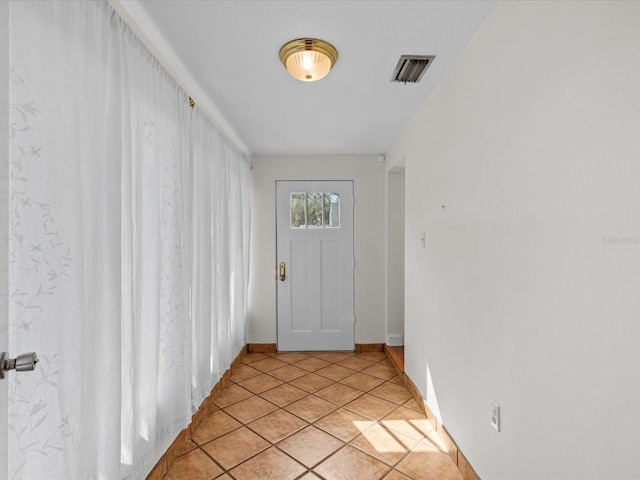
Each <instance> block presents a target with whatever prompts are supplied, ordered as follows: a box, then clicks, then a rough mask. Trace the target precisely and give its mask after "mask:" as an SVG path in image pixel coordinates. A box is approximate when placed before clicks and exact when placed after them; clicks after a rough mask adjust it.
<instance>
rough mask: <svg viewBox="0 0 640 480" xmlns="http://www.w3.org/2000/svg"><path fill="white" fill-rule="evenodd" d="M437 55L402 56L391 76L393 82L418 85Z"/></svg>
mask: <svg viewBox="0 0 640 480" xmlns="http://www.w3.org/2000/svg"><path fill="white" fill-rule="evenodd" d="M434 58H436V56H435V55H402V56H401V57H400V60H398V65H396V69H395V70H394V71H393V75H392V76H391V81H392V82H402V83H418V82H419V81H420V79H421V78H422V75H423V74H424V72H425V70H426V69H427V68H428V67H429V65H431V63H432V62H433V59H434Z"/></svg>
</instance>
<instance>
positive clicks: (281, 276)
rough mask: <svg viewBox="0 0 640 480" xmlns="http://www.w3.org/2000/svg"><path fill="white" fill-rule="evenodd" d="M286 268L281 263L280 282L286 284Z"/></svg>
mask: <svg viewBox="0 0 640 480" xmlns="http://www.w3.org/2000/svg"><path fill="white" fill-rule="evenodd" d="M285 271H286V266H285V264H284V262H280V281H281V282H284V278H285Z"/></svg>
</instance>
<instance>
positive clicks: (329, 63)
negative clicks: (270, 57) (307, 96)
mask: <svg viewBox="0 0 640 480" xmlns="http://www.w3.org/2000/svg"><path fill="white" fill-rule="evenodd" d="M337 60H338V51H337V50H336V49H335V47H334V46H333V45H331V44H330V43H327V42H325V41H324V40H319V39H317V38H298V39H296V40H292V41H290V42H288V43H285V44H284V45H283V46H282V48H281V49H280V61H281V62H282V64H283V65H284V66H285V68H286V69H287V71H288V72H289V73H290V74H291V76H292V77H293V78H295V79H296V80H300V81H302V82H315V81H316V80H320V79H321V78H324V77H325V76H326V75H327V73H329V70H331V68H332V67H333V66H334V65H335V63H336V61H337Z"/></svg>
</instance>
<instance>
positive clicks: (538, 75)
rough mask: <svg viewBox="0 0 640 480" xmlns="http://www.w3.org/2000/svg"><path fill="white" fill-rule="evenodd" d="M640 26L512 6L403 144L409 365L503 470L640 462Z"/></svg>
mask: <svg viewBox="0 0 640 480" xmlns="http://www.w3.org/2000/svg"><path fill="white" fill-rule="evenodd" d="M639 23H640V4H639V3H633V2H502V3H499V4H498V5H497V6H496V8H495V10H494V11H493V12H492V14H490V16H489V17H488V19H487V20H486V22H485V24H484V25H483V27H482V28H481V30H480V32H479V33H478V34H477V36H476V38H475V39H474V40H472V42H471V43H470V44H469V46H468V47H467V48H466V50H465V51H464V52H463V53H462V55H461V56H460V57H459V58H458V60H457V61H456V63H455V64H454V66H453V67H452V68H451V69H450V71H449V72H448V73H447V75H446V76H445V77H444V78H443V80H442V81H441V82H440V84H439V86H438V87H437V88H436V89H435V91H434V92H433V93H432V94H431V95H430V96H429V97H428V98H427V100H426V101H425V103H424V104H423V105H422V106H421V108H420V109H419V111H418V112H417V114H416V115H415V117H414V118H413V119H412V121H411V122H410V123H409V124H408V125H407V127H406V128H405V130H404V131H403V132H402V134H401V135H400V136H399V137H398V138H397V139H396V141H395V143H394V145H393V147H392V148H391V150H390V151H389V152H388V154H387V158H388V161H390V162H394V161H396V160H397V159H400V158H402V157H406V220H407V231H406V262H405V266H406V277H405V278H406V282H405V285H406V297H405V298H406V303H405V307H406V308H405V328H406V332H405V333H406V336H405V338H406V341H405V345H406V349H405V368H406V371H407V373H408V374H409V376H410V377H411V378H412V379H413V380H414V381H415V382H416V384H417V386H418V387H419V389H420V391H421V392H422V394H423V396H425V397H426V399H427V401H428V404H429V405H430V407H431V408H432V410H434V411H437V412H439V414H440V417H441V420H442V422H443V423H444V425H445V427H447V429H448V431H449V432H450V434H451V436H452V437H453V438H454V439H455V440H456V442H457V443H458V444H459V446H460V448H461V449H462V450H463V451H464V452H465V455H466V456H467V458H468V460H469V461H470V463H471V464H472V465H473V466H474V467H475V469H476V470H477V472H478V474H479V475H480V477H481V478H483V479H484V480H497V479H505V480H506V479H514V478H517V479H519V480H526V479H532V480H533V479H545V480H553V479H578V478H579V479H595V478H609V479H617V480H620V479H630V478H638V477H639V476H640V464H639V463H638V460H637V452H638V449H639V448H640V430H639V429H638V428H637V426H638V425H639V424H640V413H639V411H638V408H637V406H638V405H639V404H640V382H638V381H637V378H638V375H637V366H638V365H640V349H639V348H638V346H637V343H638V342H637V341H638V338H640V322H639V321H638V319H639V318H640V297H639V295H638V293H639V291H638V288H639V285H640V282H639V279H640V222H639V219H640V135H639V134H638V133H639V132H640V62H638V59H639V58H640V29H638V24H639ZM422 232H426V238H427V244H426V248H425V249H422V248H420V235H421V233H422ZM490 399H494V400H495V401H496V402H497V403H498V404H499V405H500V406H501V415H502V431H501V432H500V433H498V432H496V431H495V430H493V429H492V428H491V426H490V425H489V400H490Z"/></svg>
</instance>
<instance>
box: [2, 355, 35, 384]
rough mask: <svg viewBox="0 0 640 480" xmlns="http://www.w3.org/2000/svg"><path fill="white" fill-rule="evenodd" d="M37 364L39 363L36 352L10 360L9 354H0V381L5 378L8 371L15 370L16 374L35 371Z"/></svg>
mask: <svg viewBox="0 0 640 480" xmlns="http://www.w3.org/2000/svg"><path fill="white" fill-rule="evenodd" d="M36 363H38V355H37V354H36V352H31V353H23V354H22V355H18V356H17V357H16V358H9V354H8V353H7V352H2V354H0V379H2V378H4V372H6V371H7V370H15V371H16V372H28V371H31V370H35V368H36Z"/></svg>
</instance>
